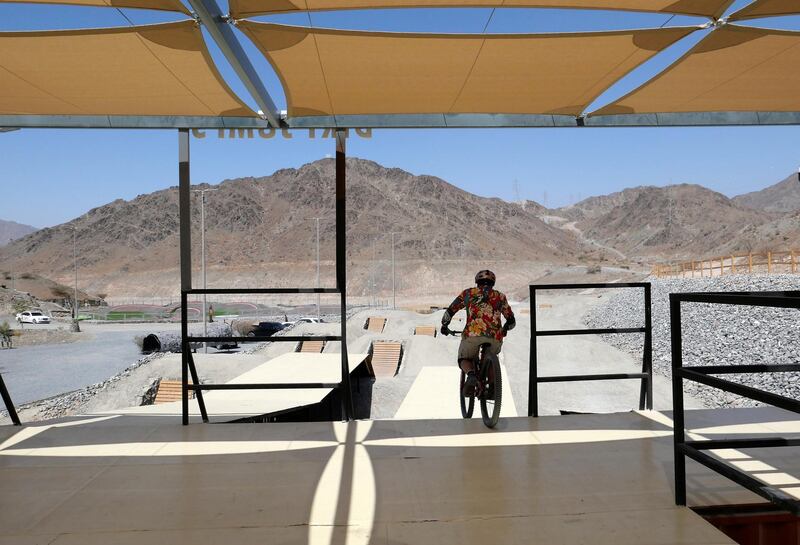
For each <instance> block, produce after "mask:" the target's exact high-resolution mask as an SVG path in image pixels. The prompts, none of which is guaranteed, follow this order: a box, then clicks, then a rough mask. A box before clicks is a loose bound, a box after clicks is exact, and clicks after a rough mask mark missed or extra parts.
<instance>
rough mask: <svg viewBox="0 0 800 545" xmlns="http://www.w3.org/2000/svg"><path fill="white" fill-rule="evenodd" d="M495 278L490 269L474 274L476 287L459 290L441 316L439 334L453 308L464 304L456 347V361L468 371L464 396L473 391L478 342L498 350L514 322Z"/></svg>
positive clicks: (449, 317) (449, 318)
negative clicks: (460, 333) (465, 316)
mask: <svg viewBox="0 0 800 545" xmlns="http://www.w3.org/2000/svg"><path fill="white" fill-rule="evenodd" d="M495 280H496V277H495V274H494V273H493V272H492V271H489V270H483V271H480V272H478V274H476V275H475V284H477V287H475V288H467V289H465V290H464V291H462V292H461V293H460V294H459V296H458V297H456V298H455V300H454V301H453V302H452V303H451V304H450V306H449V307H447V310H445V311H444V316H442V334H443V335H447V334H448V333H449V332H450V330H449V328H448V327H447V326H448V325H450V320H452V319H453V316H454V315H455V313H456V312H458V311H459V310H461V309H462V308H466V312H467V323H466V325H465V326H464V332H463V333H462V339H461V345H460V346H459V347H458V365H459V367H461V370H462V371H464V372H465V373H466V374H467V377H466V381H465V382H464V392H463V394H464V395H465V396H469V395H472V394H473V393H474V392H475V386H476V385H477V384H478V378H477V377H476V376H475V363H474V360H475V359H476V358H477V357H478V350H479V349H480V346H481V345H482V344H488V345H489V350H491V352H492V353H493V354H495V355H497V354H499V353H500V350H501V348H502V346H503V337H505V336H506V334H507V333H508V332H509V331H510V330H511V329H514V326H515V325H517V321H516V319H515V318H514V312H513V311H512V310H511V306H510V305H509V304H508V300H507V299H506V296H505V295H503V294H502V293H500V292H499V291H497V290H495V289H493V288H494V284H495ZM501 315H502V316H504V317H505V319H506V323H505V325H502V324H501V320H500V316H501Z"/></svg>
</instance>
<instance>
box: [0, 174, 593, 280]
mask: <svg viewBox="0 0 800 545" xmlns="http://www.w3.org/2000/svg"><path fill="white" fill-rule="evenodd" d="M347 166H348V171H347V184H348V185H347V191H348V193H347V207H348V208H347V223H348V260H349V261H351V262H365V263H366V262H372V261H374V260H375V259H378V260H384V261H385V260H386V259H387V258H388V255H389V253H390V239H391V235H390V233H392V232H394V233H395V252H396V255H397V257H398V259H401V260H403V261H404V262H405V263H409V262H419V266H417V267H416V268H414V269H413V270H411V271H404V272H403V274H402V276H403V277H404V279H403V280H404V281H405V282H409V281H412V280H409V278H413V279H414V280H413V282H419V283H425V282H430V277H431V272H430V270H429V269H431V268H432V264H434V263H436V262H437V261H443V260H470V261H472V262H476V261H484V262H485V261H491V262H496V261H514V262H524V261H530V262H540V263H566V262H567V261H568V260H571V259H573V258H574V256H576V255H579V254H584V253H586V252H584V250H583V249H582V246H581V244H580V243H579V241H578V240H577V239H576V237H575V236H574V235H573V234H571V233H569V232H567V231H565V230H563V229H560V228H558V227H555V226H551V225H548V224H547V223H545V222H544V221H542V220H541V219H540V218H539V217H538V213H541V211H542V209H543V208H542V207H541V206H539V205H538V204H536V203H532V202H531V203H526V205H525V206H522V205H521V204H518V203H508V202H505V201H503V200H501V199H496V198H483V197H478V196H475V195H472V194H470V193H467V192H465V191H463V190H461V189H459V188H457V187H455V186H453V185H451V184H449V183H447V182H445V181H444V180H441V179H439V178H436V177H432V176H424V175H423V176H415V175H412V174H410V173H408V172H405V171H403V170H401V169H397V168H384V167H382V166H381V165H378V164H377V163H374V162H371V161H366V160H362V159H356V158H350V159H348V165H347ZM334 180H335V176H334V161H333V159H324V160H320V161H316V162H313V163H309V164H307V165H304V166H302V167H300V168H298V169H283V170H279V171H277V172H275V173H274V174H272V175H271V176H265V177H259V178H243V179H236V180H226V181H224V182H222V183H221V184H219V185H218V186H216V188H217V189H218V191H215V192H213V193H209V194H208V195H207V199H208V200H207V204H206V231H207V235H206V238H207V248H208V259H207V263H208V267H209V269H211V270H216V271H217V273H219V271H225V273H226V274H233V273H236V272H238V273H240V274H238V276H236V277H235V278H228V279H227V280H228V281H229V283H228V285H231V284H238V285H262V286H264V285H273V286H281V285H282V286H292V285H297V284H298V283H299V279H298V277H297V276H296V274H297V273H293V272H292V271H297V270H301V271H305V274H306V275H307V277H308V276H311V274H312V268H313V267H310V266H308V264H309V263H311V262H313V261H314V259H315V246H316V240H315V222H314V219H313V218H320V253H321V259H322V260H323V261H324V262H325V271H323V274H326V273H329V272H331V270H332V267H331V262H332V260H333V258H334V255H335V231H334V229H335V202H334ZM194 198H195V201H194V202H193V211H192V213H193V217H192V225H193V228H194V232H193V244H194V245H195V247H194V250H193V252H194V258H195V260H196V265H195V269H197V268H199V267H198V266H197V265H199V256H200V248H199V240H200V236H199V235H200V232H199V228H200V210H199V207H200V206H199V205H200V203H199V199H198V197H197V196H195V197H194ZM73 228H74V230H75V233H76V241H77V252H78V267H79V269H80V270H81V277H82V278H84V279H85V281H86V282H89V283H90V286H91V287H92V289H93V290H94V291H103V292H106V293H112V294H113V293H115V292H118V291H121V290H125V289H130V286H131V285H132V284H136V285H141V286H145V287H147V288H153V287H154V286H165V285H166V284H168V285H169V286H168V289H169V293H176V291H177V282H178V277H177V267H178V193H177V188H175V187H173V188H170V189H166V190H162V191H158V192H155V193H151V194H148V195H140V196H139V197H137V198H135V199H133V200H131V201H123V200H117V201H114V202H112V203H110V204H108V205H105V206H102V207H99V208H95V209H93V210H90V211H89V212H88V213H87V214H85V215H83V216H81V217H80V218H77V219H75V220H73V221H71V222H69V223H67V224H64V225H60V226H57V227H52V228H46V229H42V230H41V231H38V232H36V233H33V234H31V235H28V236H27V237H24V238H22V239H20V240H17V241H15V242H14V243H12V244H11V245H10V246H9V247H8V248H6V249H5V252H4V254H5V256H1V257H3V258H4V259H8V258H11V259H12V260H13V262H14V267H15V268H16V269H17V270H20V271H21V270H26V271H30V272H35V273H40V274H43V275H46V276H49V277H52V278H54V279H64V280H67V279H68V276H69V274H70V271H71V270H72V266H73V260H72V237H73ZM601 254H602V252H598V251H592V250H589V252H588V254H587V255H594V256H597V257H600V256H601ZM6 256H8V257H6ZM469 268H470V269H472V268H474V265H470V267H469ZM426 269H427V272H426ZM370 274H371V273H370V272H369V271H365V270H363V269H362V270H361V271H360V272H358V271H356V272H355V274H354V277H353V279H354V281H355V282H356V283H359V282H360V283H362V284H363V283H366V282H369V281H370V280H369V277H370ZM471 274H474V272H472V273H471ZM293 275H295V276H293ZM372 276H374V275H372ZM381 276H383V277H385V276H386V274H382V275H381ZM434 276H435V275H434ZM307 277H306V279H305V281H306V282H308V281H309V280H310V278H307ZM216 278H219V274H217V275H216ZM426 279H427V280H426ZM373 281H374V280H373ZM524 281H527V279H526V280H524ZM165 289H167V288H165Z"/></svg>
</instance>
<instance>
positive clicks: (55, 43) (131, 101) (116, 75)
mask: <svg viewBox="0 0 800 545" xmlns="http://www.w3.org/2000/svg"><path fill="white" fill-rule="evenodd" d="M0 114H35V115H141V116H150V115H153V116H155V115H158V116H160V115H176V116H177V115H182V116H184V115H185V116H255V115H256V114H255V113H254V112H253V111H252V110H250V109H249V108H248V107H247V106H246V105H245V104H243V103H242V102H241V101H240V100H239V99H238V98H237V97H236V96H235V95H234V94H233V93H232V92H231V90H230V89H229V88H228V86H227V85H226V84H225V82H224V81H223V80H222V78H221V77H220V75H219V73H218V72H217V71H216V69H215V68H214V65H213V63H212V60H211V57H210V55H209V53H208V50H207V49H206V47H205V43H204V42H203V37H202V34H201V32H200V29H199V28H198V27H197V24H196V23H195V22H194V21H182V22H178V23H168V24H160V25H148V26H135V27H124V28H115V29H96V30H71V31H45V32H0Z"/></svg>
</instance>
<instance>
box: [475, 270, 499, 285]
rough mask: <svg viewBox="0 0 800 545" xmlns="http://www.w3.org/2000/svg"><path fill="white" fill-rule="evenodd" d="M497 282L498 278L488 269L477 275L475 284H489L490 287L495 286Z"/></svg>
mask: <svg viewBox="0 0 800 545" xmlns="http://www.w3.org/2000/svg"><path fill="white" fill-rule="evenodd" d="M496 280H497V277H496V276H495V275H494V273H493V272H492V271H490V270H488V269H484V270H482V271H480V272H478V274H476V275H475V283H476V284H478V285H479V286H480V285H481V284H489V285H490V286H494V283H495V281H496Z"/></svg>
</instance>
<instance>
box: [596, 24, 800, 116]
mask: <svg viewBox="0 0 800 545" xmlns="http://www.w3.org/2000/svg"><path fill="white" fill-rule="evenodd" d="M798 66H800V32H788V31H780V30H768V29H761V28H750V27H740V26H735V25H724V26H722V27H720V28H718V29H716V30H714V31H713V32H711V33H710V34H709V35H708V36H707V37H706V38H705V39H704V40H702V41H701V42H700V43H698V44H697V45H696V46H695V47H694V48H692V49H691V50H690V51H689V52H688V53H687V54H686V55H685V56H684V57H683V58H682V59H680V60H679V61H677V62H676V63H675V64H673V65H672V66H671V67H670V68H669V69H667V70H666V71H665V72H663V73H661V74H660V75H659V76H657V77H655V78H654V79H652V80H650V81H649V82H648V83H646V84H645V85H643V86H642V87H640V88H639V89H637V90H634V91H633V92H632V93H630V94H628V95H627V96H625V97H623V98H621V99H619V100H618V101H616V102H614V103H612V104H610V105H608V106H606V107H604V108H601V109H600V110H598V111H597V112H593V115H603V114H633V113H660V112H666V113H679V112H745V111H747V112H796V111H800V93H798V91H797V89H798V86H800V70H798V69H797V68H798Z"/></svg>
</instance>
